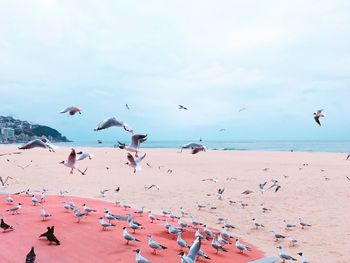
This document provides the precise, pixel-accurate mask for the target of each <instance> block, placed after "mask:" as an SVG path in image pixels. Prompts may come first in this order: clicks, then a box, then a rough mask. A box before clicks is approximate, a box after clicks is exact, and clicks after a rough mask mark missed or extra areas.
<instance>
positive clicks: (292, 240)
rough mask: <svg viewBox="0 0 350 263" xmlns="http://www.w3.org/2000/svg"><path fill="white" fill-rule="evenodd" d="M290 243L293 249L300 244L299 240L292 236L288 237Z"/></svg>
mask: <svg viewBox="0 0 350 263" xmlns="http://www.w3.org/2000/svg"><path fill="white" fill-rule="evenodd" d="M288 242H289V246H290V247H291V246H292V247H294V246H295V245H296V244H297V243H298V240H296V239H294V238H292V237H291V236H289V237H288Z"/></svg>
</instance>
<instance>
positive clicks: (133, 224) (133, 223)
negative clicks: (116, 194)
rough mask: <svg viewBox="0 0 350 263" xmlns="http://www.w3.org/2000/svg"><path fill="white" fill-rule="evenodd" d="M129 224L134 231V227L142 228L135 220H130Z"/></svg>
mask: <svg viewBox="0 0 350 263" xmlns="http://www.w3.org/2000/svg"><path fill="white" fill-rule="evenodd" d="M129 226H130V228H131V229H132V230H134V233H135V231H136V229H144V228H143V227H142V226H141V225H140V224H139V223H137V222H135V221H134V220H130V222H129Z"/></svg>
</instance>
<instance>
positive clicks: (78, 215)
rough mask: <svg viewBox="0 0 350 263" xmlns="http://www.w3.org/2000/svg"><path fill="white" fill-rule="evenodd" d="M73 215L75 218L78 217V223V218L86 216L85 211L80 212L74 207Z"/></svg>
mask: <svg viewBox="0 0 350 263" xmlns="http://www.w3.org/2000/svg"><path fill="white" fill-rule="evenodd" d="M74 215H75V217H76V218H78V223H80V219H82V218H84V217H85V216H86V213H82V212H80V211H79V209H78V208H75V209H74Z"/></svg>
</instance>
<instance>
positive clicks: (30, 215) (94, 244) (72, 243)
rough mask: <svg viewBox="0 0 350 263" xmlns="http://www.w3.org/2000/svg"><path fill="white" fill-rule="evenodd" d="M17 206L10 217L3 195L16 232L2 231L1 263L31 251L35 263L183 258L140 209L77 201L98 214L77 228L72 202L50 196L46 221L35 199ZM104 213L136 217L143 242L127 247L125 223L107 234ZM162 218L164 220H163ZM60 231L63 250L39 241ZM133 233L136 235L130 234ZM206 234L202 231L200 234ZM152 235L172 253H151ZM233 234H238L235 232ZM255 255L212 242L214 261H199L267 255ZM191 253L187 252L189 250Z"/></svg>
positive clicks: (190, 234) (190, 236)
mask: <svg viewBox="0 0 350 263" xmlns="http://www.w3.org/2000/svg"><path fill="white" fill-rule="evenodd" d="M13 198H14V199H15V201H14V203H16V204H17V203H18V202H21V203H22V204H23V207H22V209H21V210H20V211H19V214H18V215H12V214H11V213H10V212H5V210H6V209H9V208H11V207H12V206H13V205H8V204H7V203H6V201H5V199H6V195H0V211H1V214H2V218H4V220H5V222H6V223H7V224H10V225H12V226H13V227H14V231H10V232H0V247H1V253H0V262H7V263H10V262H14V263H17V262H25V257H26V255H27V253H28V252H29V250H30V249H31V247H32V246H34V248H35V253H36V255H37V257H36V262H38V263H41V262H42V263H52V262H65V263H70V262H84V263H88V262H94V263H98V262H105V263H106V262H114V263H116V262H123V263H128V262H135V252H133V250H135V249H136V248H139V249H141V251H142V255H143V256H144V257H146V258H148V259H149V260H151V261H152V262H153V263H156V262H167V263H171V262H180V257H179V256H178V253H179V251H180V248H179V246H178V244H177V243H176V240H175V239H172V236H170V234H168V232H166V231H165V228H164V226H163V222H162V221H155V222H154V223H150V220H149V219H148V217H147V214H146V213H145V214H144V215H143V216H141V217H139V216H138V215H136V214H134V211H135V210H132V209H128V210H127V211H125V210H124V208H121V207H117V206H115V205H113V204H112V203H109V202H104V201H99V200H94V199H87V198H80V197H73V199H74V202H75V204H76V205H77V206H78V208H79V209H80V208H81V209H80V210H81V211H83V209H82V207H81V206H82V204H84V203H86V204H87V205H88V206H89V207H91V208H94V209H97V213H92V214H90V215H89V216H88V217H87V218H84V219H82V220H81V222H80V223H77V219H76V218H75V217H74V215H73V213H72V212H69V213H67V212H65V209H64V208H63V203H62V202H63V201H67V202H68V201H69V197H59V196H47V197H46V202H45V203H43V205H44V208H45V210H46V211H47V212H49V213H51V214H52V217H50V218H49V219H48V220H46V221H42V219H41V217H40V206H34V205H33V204H32V201H31V197H27V196H22V195H21V196H13ZM104 208H108V209H109V210H110V212H111V213H113V214H117V215H126V214H127V213H131V214H132V215H133V216H134V218H135V219H136V220H137V221H138V222H139V223H141V224H142V225H143V226H144V227H145V229H144V230H138V231H136V233H135V234H134V236H135V237H136V238H137V239H139V240H141V241H142V242H131V243H130V244H129V245H126V241H125V240H124V239H123V236H122V228H123V227H124V226H127V227H128V224H127V222H126V221H115V222H114V223H115V224H116V227H114V228H113V229H112V230H108V231H102V228H101V226H100V225H99V223H98V218H99V217H100V216H102V215H103V211H104ZM158 217H159V218H162V217H161V216H158ZM168 221H169V223H171V224H173V225H177V222H176V221H174V222H172V221H171V220H168ZM52 225H54V226H55V235H56V236H57V238H58V239H59V240H60V241H61V245H60V246H56V245H48V241H46V240H45V239H38V237H39V235H40V234H41V233H43V232H45V231H46V227H48V226H52ZM129 232H130V233H132V230H129ZM194 232H195V230H194V229H192V228H187V230H186V232H185V233H183V235H182V237H183V239H185V240H186V241H187V243H188V244H190V245H191V244H192V241H193V240H194ZM201 232H202V233H203V231H201ZM148 234H152V236H153V238H154V239H155V240H156V241H158V242H159V243H160V244H162V245H164V246H167V247H168V249H166V250H164V251H160V252H157V255H153V254H152V250H151V248H149V247H148V244H147V235H148ZM232 234H233V235H234V232H232ZM249 246H250V247H251V248H252V252H248V253H245V254H243V255H242V254H240V253H239V252H238V250H237V249H236V247H235V245H234V242H232V245H228V246H226V249H227V250H228V252H226V253H225V252H219V254H216V251H215V250H214V249H213V248H212V246H211V244H210V242H208V241H203V242H202V247H201V248H202V250H203V251H204V252H205V253H206V254H207V255H208V256H209V257H210V258H211V260H203V259H198V260H197V262H215V263H221V262H235V263H241V262H242V263H243V262H248V261H250V260H253V259H257V258H260V257H261V256H263V252H261V251H259V250H258V249H257V248H255V247H254V246H251V245H249ZM185 252H187V251H185Z"/></svg>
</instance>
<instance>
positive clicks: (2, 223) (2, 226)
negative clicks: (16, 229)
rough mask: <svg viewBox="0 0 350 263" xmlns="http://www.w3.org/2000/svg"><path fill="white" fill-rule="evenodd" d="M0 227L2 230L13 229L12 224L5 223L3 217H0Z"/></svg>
mask: <svg viewBox="0 0 350 263" xmlns="http://www.w3.org/2000/svg"><path fill="white" fill-rule="evenodd" d="M0 228H2V230H3V232H5V231H11V230H13V226H10V225H8V224H6V223H5V221H4V219H2V218H1V223H0Z"/></svg>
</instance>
